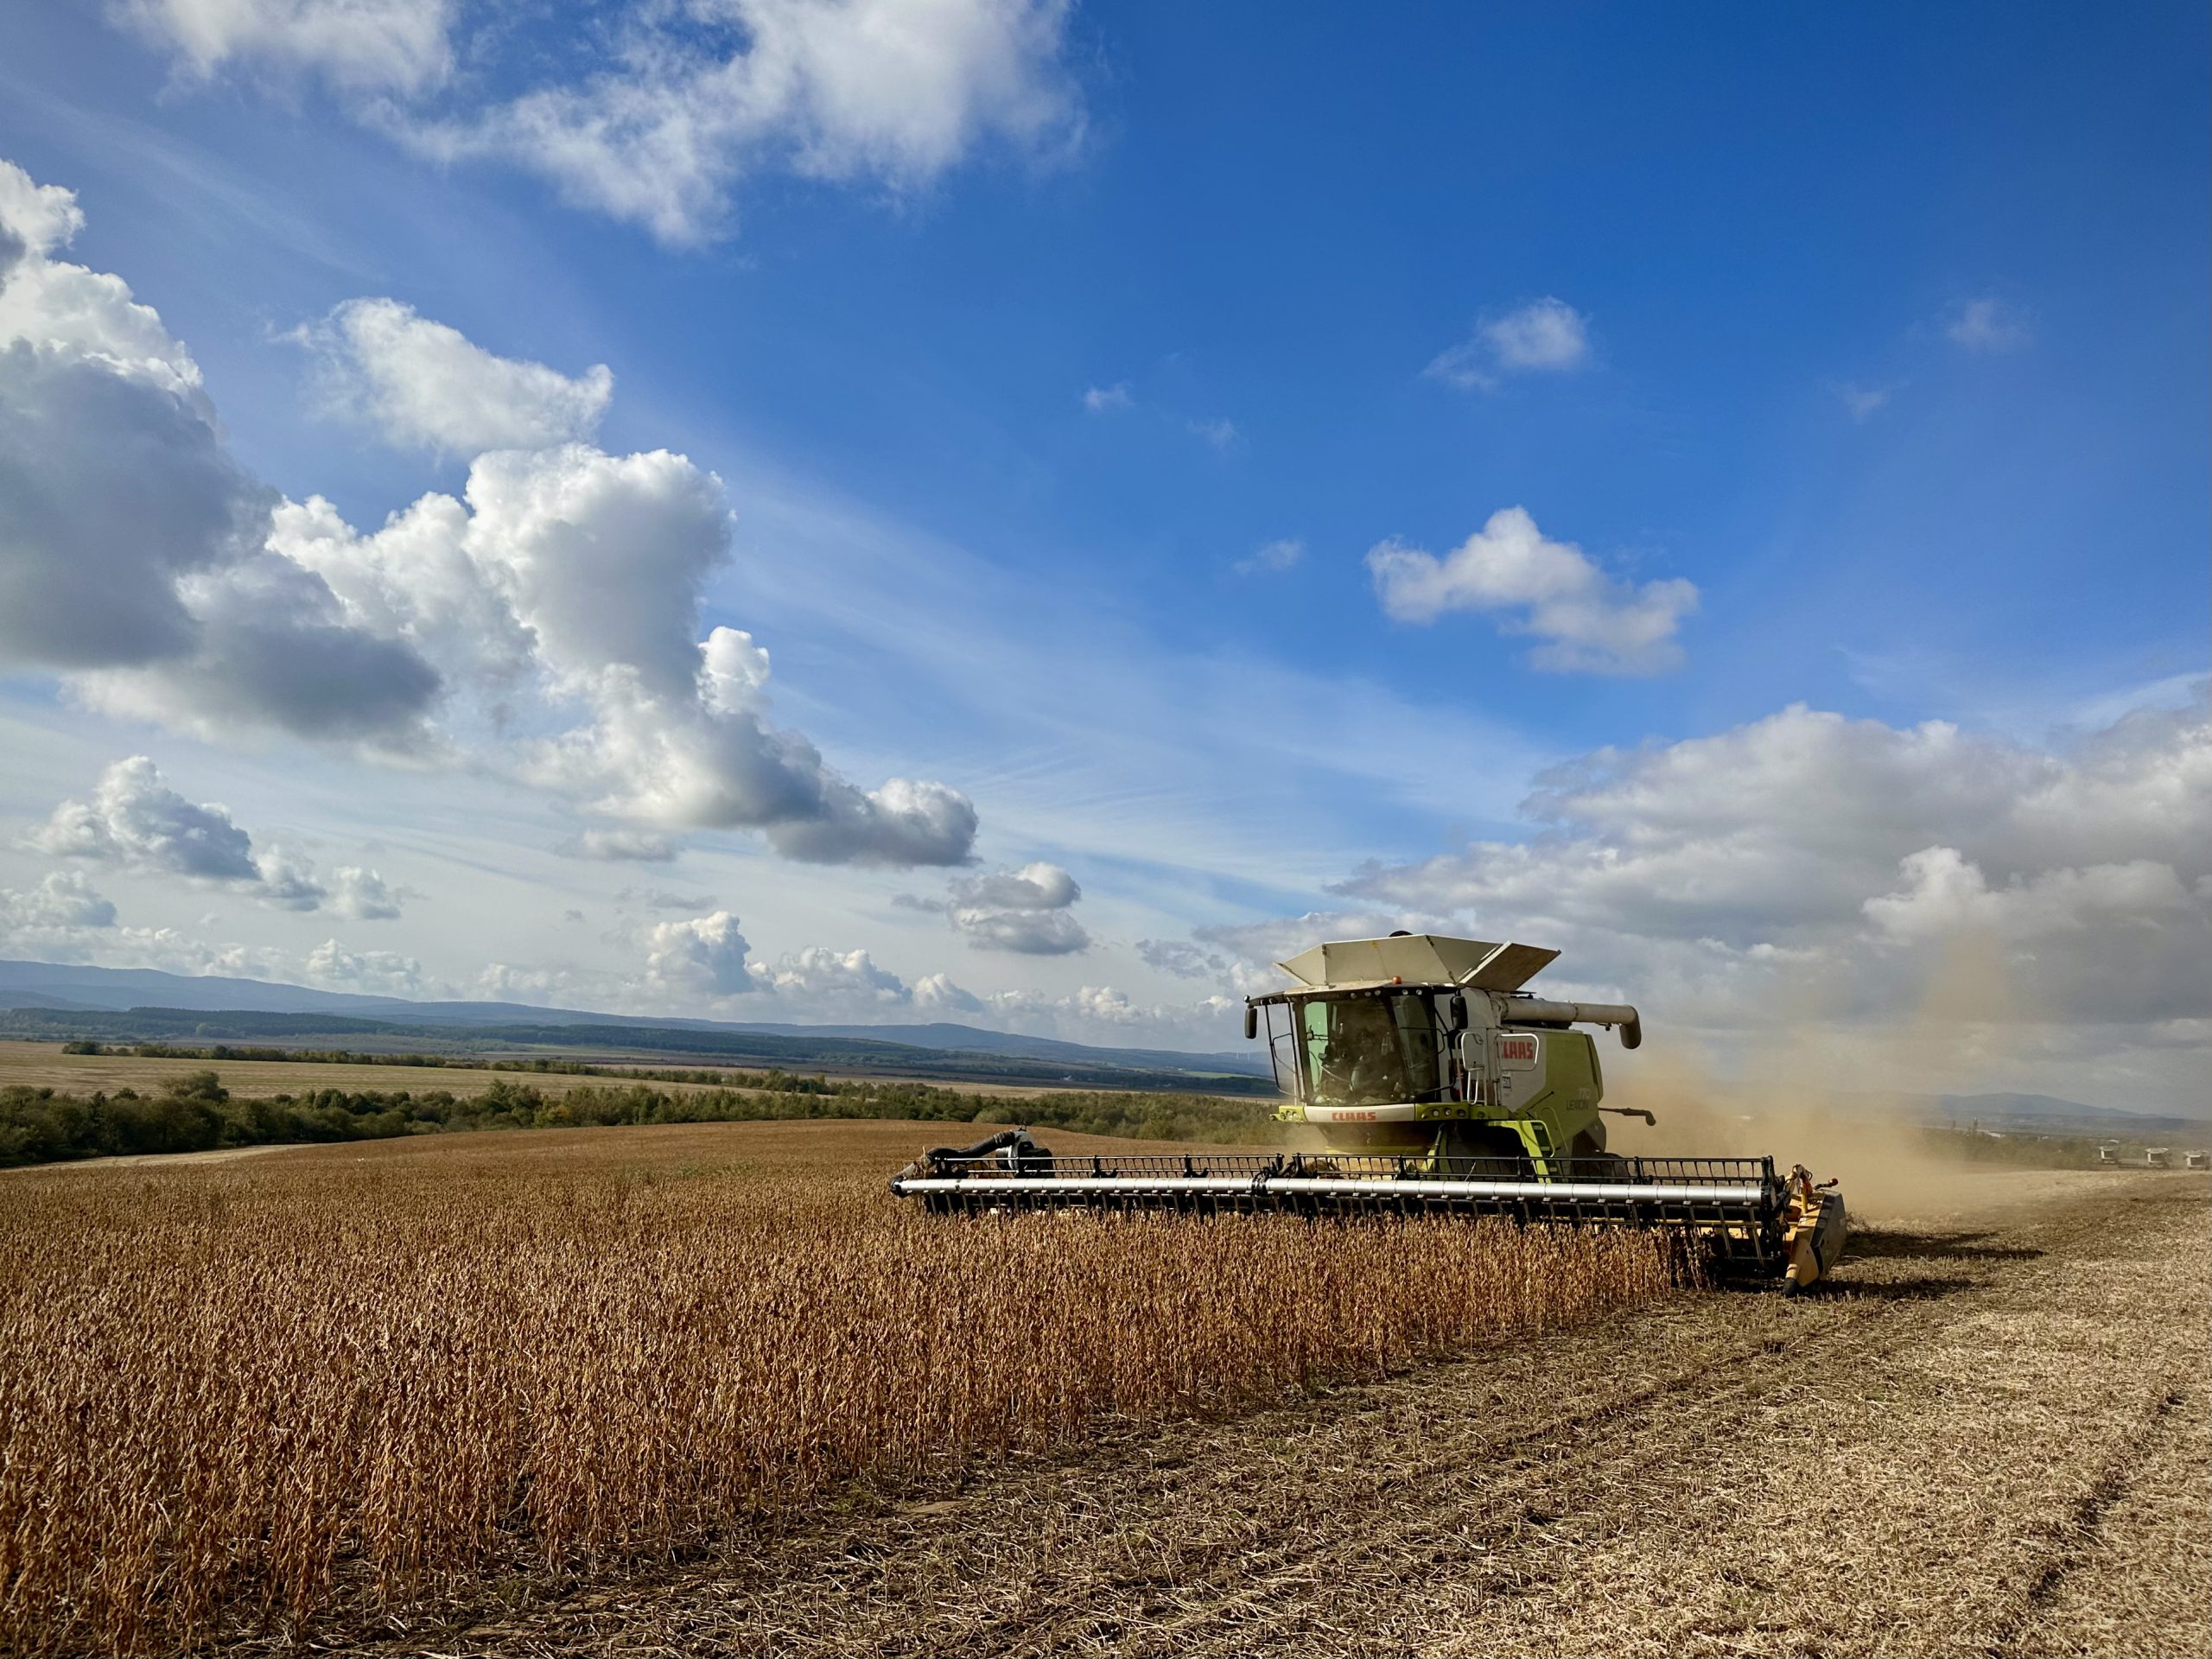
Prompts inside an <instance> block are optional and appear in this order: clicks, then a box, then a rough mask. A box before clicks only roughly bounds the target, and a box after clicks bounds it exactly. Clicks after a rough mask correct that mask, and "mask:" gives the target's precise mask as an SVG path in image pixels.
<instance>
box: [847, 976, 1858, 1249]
mask: <svg viewBox="0 0 2212 1659" xmlns="http://www.w3.org/2000/svg"><path fill="white" fill-rule="evenodd" d="M1558 955H1559V952H1557V951H1556V950H1542V949H1541V948H1539V947H1537V946H1535V945H1528V944H1497V943H1490V942H1485V941H1483V940H1479V939H1454V938H1442V937H1440V936H1438V935H1435V934H1427V933H1415V934H1407V933H1396V934H1393V935H1391V936H1390V937H1389V938H1383V939H1347V940H1342V941H1338V942H1336V943H1332V944H1317V945H1315V946H1314V947H1313V949H1312V950H1307V951H1306V952H1304V953H1303V954H1302V955H1300V956H1296V957H1292V958H1291V959H1290V960H1289V961H1287V962H1285V963H1278V964H1276V965H1277V966H1278V967H1280V968H1281V969H1282V970H1283V971H1284V972H1285V973H1286V974H1287V975H1288V976H1290V978H1291V979H1292V980H1293V981H1294V982H1295V983H1294V984H1291V985H1288V986H1287V987H1285V988H1283V989H1281V990H1278V991H1271V992H1268V994H1266V995H1262V996H1254V997H1249V998H1247V999H1246V1001H1245V1009H1244V1034H1245V1036H1246V1037H1247V1038H1257V1037H1259V1036H1260V1035H1261V1034H1262V1033H1263V1032H1264V1033H1265V1035H1266V1038H1267V1041H1268V1053H1269V1056H1270V1058H1272V1059H1273V1061H1274V1073H1275V1081H1276V1084H1277V1086H1278V1087H1279V1088H1280V1089H1281V1091H1282V1094H1283V1096H1284V1103H1283V1105H1282V1106H1281V1109H1279V1110H1278V1111H1277V1113H1276V1116H1277V1117H1278V1118H1279V1119H1281V1121H1282V1122H1286V1123H1300V1124H1305V1125H1306V1126H1308V1127H1309V1128H1312V1129H1313V1130H1316V1131H1318V1132H1319V1139H1320V1141H1321V1142H1322V1149H1320V1150H1316V1151H1311V1152H1306V1151H1300V1152H1281V1153H1221V1152H1205V1153H1198V1152H1193V1153H1190V1154H1127V1155H1122V1154H1109V1155H1104V1156H1097V1157H1091V1156H1084V1157H1055V1156H1054V1155H1053V1154H1052V1153H1051V1152H1050V1151H1049V1150H1047V1149H1046V1147H1041V1146H1039V1145H1038V1144H1037V1142H1036V1141H1035V1140H1034V1139H1033V1137H1032V1136H1031V1135H1030V1134H1029V1132H1028V1131H1027V1130H1026V1129H1008V1130H1006V1131H1004V1132H1003V1133H1001V1134H998V1135H993V1136H991V1137H990V1138H989V1139H988V1140H986V1141H981V1142H979V1143H978V1144H976V1145H975V1146H972V1147H939V1148H938V1149H937V1150H936V1151H933V1152H930V1153H925V1154H923V1155H922V1156H921V1157H920V1158H918V1159H917V1160H915V1161H914V1162H913V1163H912V1164H910V1165H908V1166H906V1168H905V1169H904V1170H902V1171H900V1172H899V1174H898V1175H897V1176H896V1177H895V1178H893V1180H892V1183H891V1190H892V1191H893V1192H895V1193H898V1194H899V1196H901V1197H903V1198H913V1199H916V1200H918V1202H920V1203H921V1204H922V1205H925V1207H927V1208H928V1209H930V1210H931V1211H941V1212H951V1211H1020V1210H1032V1209H1071V1208H1086V1209H1105V1210H1175V1211H1193V1212H1198V1213H1203V1214H1249V1213H1254V1212H1264V1211H1287V1212H1289V1213H1292V1214H1297V1215H1305V1216H1313V1217H1327V1216H1340V1215H1374V1214H1382V1215H1431V1214H1446V1215H1467V1216H1484V1215H1494V1216H1508V1217H1516V1218H1518V1219H1520V1220H1522V1221H1527V1222H1558V1223H1567V1224H1576V1225H1607V1226H1630V1227H1653V1228H1667V1229H1675V1230H1681V1231H1685V1232H1688V1233H1691V1234H1694V1235H1696V1236H1698V1237H1699V1238H1700V1239H1701V1240H1702V1241H1703V1242H1704V1243H1706V1245H1707V1248H1708V1249H1710V1251H1711V1253H1712V1257H1713V1261H1714V1262H1715V1263H1716V1264H1717V1266H1718V1267H1719V1268H1720V1270H1721V1271H1723V1272H1724V1273H1728V1274H1737V1275H1743V1276H1758V1277H1765V1278H1770V1279H1778V1280H1780V1281H1782V1282H1783V1286H1784V1287H1785V1288H1786V1289H1789V1290H1793V1291H1794V1290H1798V1289H1802V1287H1805V1286H1807V1285H1809V1284H1811V1283H1812V1282H1813V1281H1815V1280H1816V1279H1818V1278H1820V1277H1821V1275H1822V1274H1825V1273H1827V1270H1828V1269H1829V1268H1832V1267H1833V1266H1834V1264H1835V1261H1836V1258H1837V1257H1838V1255H1840V1254H1841V1252H1842V1249H1843V1240H1844V1233H1845V1230H1846V1221H1845V1216H1844V1207H1843V1199H1842V1198H1841V1197H1840V1195H1839V1194H1838V1193H1837V1192H1835V1191H1834V1182H1829V1183H1827V1185H1822V1186H1816V1185H1814V1183H1813V1179H1812V1177H1811V1176H1810V1175H1809V1174H1808V1173H1807V1172H1806V1171H1805V1169H1804V1168H1803V1167H1802V1166H1798V1167H1796V1168H1793V1169H1791V1170H1789V1172H1788V1173H1782V1174H1778V1173H1776V1170H1775V1165H1774V1160H1773V1159H1772V1158H1771V1157H1767V1158H1642V1157H1623V1156H1621V1155H1619V1154H1616V1153H1612V1152H1609V1151H1608V1150H1606V1147H1605V1114H1606V1113H1609V1112H1613V1113H1619V1114H1621V1115H1624V1116H1635V1117H1641V1118H1643V1120H1644V1121H1645V1122H1651V1121H1652V1116H1651V1114H1650V1113H1649V1112H1642V1111H1636V1110H1633V1109H1624V1108H1618V1107H1609V1106H1606V1105H1605V1104H1604V1103H1603V1102H1604V1099H1605V1076H1604V1072H1603V1070H1602V1068H1601V1067H1600V1065H1599V1059H1598V1045H1597V1043H1596V1041H1595V1040H1594V1039H1592V1037H1591V1035H1590V1034H1589V1033H1587V1032H1585V1031H1579V1030H1577V1029H1575V1027H1578V1026H1603V1027H1612V1028H1614V1029H1615V1030H1617V1031H1618V1033H1620V1039H1621V1043H1622V1046H1624V1047H1626V1048H1635V1047H1637V1046H1638V1045H1639V1044H1640V1043H1641V1042H1642V1041H1643V1027H1642V1024H1641V1022H1640V1021H1639V1020H1638V1019H1637V1012H1636V1010H1635V1009H1634V1008H1632V1007H1627V1006H1626V1005H1625V1004H1621V1003H1611V1002H1554V1001H1548V1000H1547V999H1545V998H1542V997H1540V996H1535V995H1531V994H1530V993H1529V992H1528V991H1525V990H1523V989H1522V987H1523V986H1524V985H1526V984H1527V983H1528V982H1529V980H1531V979H1533V978H1535V976H1536V975H1537V974H1538V973H1540V972H1541V971H1542V970H1543V969H1544V968H1546V967H1547V966H1548V965H1549V964H1550V963H1552V962H1553V960H1554V959H1555V958H1556V957H1558Z"/></svg>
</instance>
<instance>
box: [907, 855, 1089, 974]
mask: <svg viewBox="0 0 2212 1659" xmlns="http://www.w3.org/2000/svg"><path fill="white" fill-rule="evenodd" d="M1082 897H1083V889H1082V888H1081V887H1078V886H1077V884H1076V880H1075V878H1074V877H1073V876H1071V875H1070V874H1068V873H1067V872H1066V871H1065V870H1064V869H1062V868H1060V867H1059V866H1058V865H1057V864H1051V863H1046V862H1045V861H1042V860H1039V861H1037V862H1035V863H1032V864H1025V865H1023V866H1022V867H1021V868H1020V869H999V870H992V871H988V872H987V873H985V874H981V875H969V876H959V877H956V878H955V879H954V880H953V881H952V882H951V883H950V886H949V887H947V889H946V896H945V897H944V899H917V898H914V897H913V896H912V895H910V894H902V895H900V896H899V899H898V900H897V902H898V903H899V904H900V905H902V906H906V908H908V909H912V910H926V911H933V912H938V913H939V914H942V915H943V916H944V918H946V919H947V920H948V921H950V923H951V924H952V927H953V930H954V931H956V932H957V933H959V934H961V935H962V936H963V938H966V939H967V941H968V943H969V945H971V946H973V947H974V948H975V949H976V950H1008V951H1012V952H1014V953H1015V954H1016V955H1020V956H1030V957H1063V956H1068V955H1071V954H1072V953H1074V952H1076V951H1078V950H1088V949H1089V948H1090V933H1089V932H1088V931H1085V930H1084V925H1083V924H1082V923H1080V922H1078V921H1077V919H1076V918H1075V916H1074V913H1073V912H1072V910H1071V906H1073V905H1074V904H1075V902H1076V900H1077V899H1080V898H1082Z"/></svg>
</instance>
